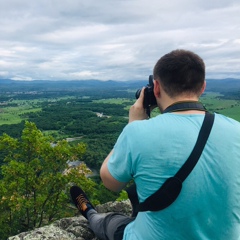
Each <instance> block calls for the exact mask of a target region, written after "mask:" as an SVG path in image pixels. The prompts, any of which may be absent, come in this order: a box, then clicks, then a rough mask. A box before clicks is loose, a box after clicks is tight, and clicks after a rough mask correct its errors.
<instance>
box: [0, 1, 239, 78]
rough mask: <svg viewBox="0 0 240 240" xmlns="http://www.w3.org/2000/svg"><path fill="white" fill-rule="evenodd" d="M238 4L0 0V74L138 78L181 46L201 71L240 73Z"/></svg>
mask: <svg viewBox="0 0 240 240" xmlns="http://www.w3.org/2000/svg"><path fill="white" fill-rule="evenodd" d="M239 12H240V2H239V1H237V0H229V1H225V0H211V1H201V0H172V1H164V0H152V1H150V2H149V1H147V0H131V1H129V0H121V1H114V2H113V1H111V0H101V1H95V0H83V1H79V0H69V1H58V0H52V1H48V0H42V1H27V0H22V1H19V0H9V1H4V0H0V32H1V36H0V56H1V58H0V78H3V77H4V78H6V77H8V78H11V79H25V80H30V79H56V80H59V79H73V78H74V79H92V78H95V79H101V80H108V79H113V80H114V79H116V80H129V79H146V78H147V76H148V75H149V74H150V73H151V71H152V69H153V66H154V64H155V63H156V61H157V60H158V59H159V58H160V57H161V56H162V55H164V54H165V53H167V52H169V51H171V50H173V49H176V48H185V49H189V50H192V51H194V52H196V53H197V54H199V55H200V56H201V57H202V58H203V59H204V61H205V63H206V66H207V76H209V77H211V78H221V76H222V77H230V76H234V77H236V78H239V79H240V73H239V67H240V46H239V45H240V15H239ZM1 73H2V74H1ZM3 73H4V74H3Z"/></svg>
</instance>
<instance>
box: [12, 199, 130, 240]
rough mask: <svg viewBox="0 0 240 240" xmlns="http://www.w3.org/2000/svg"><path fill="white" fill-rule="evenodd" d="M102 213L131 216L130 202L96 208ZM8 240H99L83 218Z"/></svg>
mask: <svg viewBox="0 0 240 240" xmlns="http://www.w3.org/2000/svg"><path fill="white" fill-rule="evenodd" d="M96 210H97V211H98V212H100V213H105V212H119V213H123V214H126V215H129V216H130V215H131V205H130V202H129V200H126V201H122V202H108V203H105V204H103V205H99V206H96ZM8 240H98V239H97V238H96V237H95V235H94V233H93V232H92V230H91V229H90V228H89V226H88V222H87V220H86V219H85V218H84V217H83V216H82V215H79V216H76V217H71V218H63V219H60V220H57V221H55V222H54V223H52V224H50V225H48V226H44V227H41V228H36V229H34V230H32V231H29V232H23V233H20V234H18V235H16V236H13V237H9V238H8Z"/></svg>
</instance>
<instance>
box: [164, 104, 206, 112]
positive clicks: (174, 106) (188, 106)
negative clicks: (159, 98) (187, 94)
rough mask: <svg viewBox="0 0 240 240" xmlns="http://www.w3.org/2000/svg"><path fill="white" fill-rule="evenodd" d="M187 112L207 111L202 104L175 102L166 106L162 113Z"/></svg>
mask: <svg viewBox="0 0 240 240" xmlns="http://www.w3.org/2000/svg"><path fill="white" fill-rule="evenodd" d="M187 110H198V111H205V112H206V111H207V110H206V108H205V107H204V106H203V105H202V103H200V102H197V101H186V102H185V101H182V102H176V103H174V104H172V105H170V106H168V107H167V108H166V109H165V110H164V111H163V112H162V113H168V112H178V111H187Z"/></svg>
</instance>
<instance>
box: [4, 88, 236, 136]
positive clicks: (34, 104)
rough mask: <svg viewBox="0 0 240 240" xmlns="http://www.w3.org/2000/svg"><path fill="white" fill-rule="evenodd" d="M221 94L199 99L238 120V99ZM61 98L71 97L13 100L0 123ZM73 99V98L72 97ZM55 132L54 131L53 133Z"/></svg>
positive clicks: (117, 100) (15, 120) (19, 118)
mask: <svg viewBox="0 0 240 240" xmlns="http://www.w3.org/2000/svg"><path fill="white" fill-rule="evenodd" d="M221 96H222V95H221V94H220V93H216V92H207V93H206V94H205V95H203V96H202V97H201V98H200V101H201V102H202V103H203V104H204V105H205V106H206V108H207V109H208V110H209V111H213V112H218V113H221V114H223V115H225V116H228V117H231V118H233V119H235V120H237V121H240V101H237V100H226V99H221V98H220V97H221ZM62 99H69V100H71V97H60V98H52V99H35V100H13V101H11V103H15V104H17V105H18V106H16V107H8V106H3V107H2V108H0V125H3V124H9V125H10V124H16V123H20V122H21V121H22V120H25V118H24V117H23V114H24V113H29V112H38V111H41V108H40V107H39V103H41V102H45V101H48V102H51V101H59V100H62ZM72 99H74V98H72ZM93 102H96V103H103V104H104V103H106V104H126V103H127V105H128V106H126V107H125V109H126V110H129V108H130V106H131V105H132V104H133V103H134V100H129V99H126V98H110V99H101V100H94V101H93ZM158 114H159V111H158V110H157V109H155V110H154V111H153V112H152V113H151V117H154V116H156V115H158ZM55 134H56V133H55Z"/></svg>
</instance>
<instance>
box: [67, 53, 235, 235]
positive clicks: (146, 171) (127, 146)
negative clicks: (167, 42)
mask: <svg viewBox="0 0 240 240" xmlns="http://www.w3.org/2000/svg"><path fill="white" fill-rule="evenodd" d="M153 77H154V89H153V91H154V96H155V98H156V102H157V106H158V108H159V109H160V111H161V112H162V113H163V114H161V115H159V116H157V117H154V118H151V119H148V116H147V114H146V109H144V107H143V100H144V91H143V90H144V89H143V90H142V91H141V94H140V97H139V98H138V99H137V100H136V102H135V103H134V105H133V106H132V107H131V108H130V111H129V124H128V125H127V126H126V127H125V128H124V130H123V131H122V133H121V135H120V136H119V138H118V140H117V142H116V144H115V146H114V149H113V150H112V151H111V152H110V154H109V155H108V156H107V158H106V159H105V160H104V162H103V164H102V167H101V170H100V175H101V178H102V181H103V183H104V185H105V186H106V187H107V188H108V189H110V190H112V191H120V190H121V189H123V188H124V187H125V186H126V184H127V183H128V182H129V181H130V180H132V179H133V180H134V182H135V183H136V187H137V195H138V198H139V201H140V202H143V201H144V200H145V199H146V198H147V197H149V196H150V195H152V194H153V193H154V192H156V191H157V190H158V189H159V188H160V186H161V185H162V184H163V183H164V182H165V181H166V179H167V178H169V177H171V176H173V175H175V173H176V172H177V171H178V170H179V169H180V168H181V166H182V165H183V164H184V162H185V161H186V160H187V158H188V156H189V155H190V153H191V152H192V149H193V147H194V145H195V143H196V140H197V137H198V133H199V130H200V128H201V126H202V122H203V119H204V116H205V112H204V111H203V110H202V109H201V108H199V109H198V108H196V109H195V108H186V109H185V108H183V109H177V111H176V112H167V113H165V112H164V111H165V110H166V109H167V108H168V107H169V106H172V105H174V104H176V103H178V102H187V103H189V102H190V103H191V102H197V101H198V100H199V97H200V96H201V94H202V93H203V92H204V90H205V87H206V82H205V65H204V62H203V60H202V59H201V58H200V57H199V56H198V55H196V54H195V53H193V52H190V51H185V50H175V51H172V52H170V53H168V54H166V55H164V56H163V57H162V58H160V59H159V60H158V62H157V63H156V65H155V67H154V71H153ZM214 115H215V120H214V124H213V127H212V130H211V132H210V136H209V138H208V141H207V143H206V145H205V148H204V150H203V152H202V154H201V157H200V159H199V161H198V163H197V165H196V166H195V168H194V169H193V170H192V172H191V173H190V174H189V176H188V177H187V179H186V180H185V181H184V183H183V188H182V191H181V193H180V195H179V196H178V198H177V199H176V200H175V201H174V202H173V203H172V204H171V205H170V206H169V207H167V208H165V209H163V210H161V211H145V212H139V213H138V215H137V217H136V218H135V219H132V218H129V217H124V216H122V215H117V214H109V215H107V216H106V217H104V216H103V215H100V214H98V213H96V211H95V210H94V207H93V206H92V205H91V203H90V202H89V200H88V199H87V196H86V195H85V194H84V192H83V191H82V190H81V189H80V188H78V187H73V188H72V189H71V194H72V198H73V200H74V201H75V204H76V206H77V207H78V208H79V210H80V211H81V212H82V213H83V214H84V215H85V217H86V218H87V219H88V220H89V223H90V227H91V228H92V229H93V231H94V232H95V233H96V234H97V236H98V237H100V238H102V239H122V238H123V239H130V240H135V239H138V240H139V239H143V240H148V239H149V240H150V239H152V240H157V239H169V240H170V239H178V240H186V239H187V240H188V239H189V240H194V239H199V240H200V239H201V240H202V239H214V240H218V239H224V240H225V239H231V240H234V239H240V123H239V122H237V121H235V120H233V119H230V118H227V117H224V116H222V115H220V114H216V113H215V114H214ZM96 223H97V224H96ZM121 231H122V234H123V237H122V238H121V237H120V238H118V236H119V235H118V233H119V232H121Z"/></svg>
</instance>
